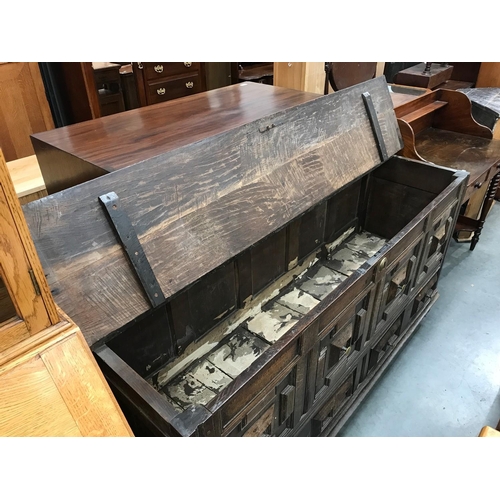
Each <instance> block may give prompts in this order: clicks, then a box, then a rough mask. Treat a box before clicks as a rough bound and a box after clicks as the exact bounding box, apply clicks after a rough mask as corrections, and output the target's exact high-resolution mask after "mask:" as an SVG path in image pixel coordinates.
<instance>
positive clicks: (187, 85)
mask: <svg viewBox="0 0 500 500" xmlns="http://www.w3.org/2000/svg"><path fill="white" fill-rule="evenodd" d="M193 85H194V83H193V82H186V88H188V89H192V88H193Z"/></svg>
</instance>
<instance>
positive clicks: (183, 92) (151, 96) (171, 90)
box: [147, 75, 201, 104]
mask: <svg viewBox="0 0 500 500" xmlns="http://www.w3.org/2000/svg"><path fill="white" fill-rule="evenodd" d="M198 92H201V79H200V76H199V75H195V76H188V77H184V78H177V79H175V80H168V81H161V82H157V83H151V84H150V85H148V94H147V98H148V104H156V103H159V102H164V101H169V100H171V99H178V98H179V97H185V96H188V95H192V94H197V93H198Z"/></svg>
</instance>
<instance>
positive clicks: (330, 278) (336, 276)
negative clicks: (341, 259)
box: [299, 266, 347, 300]
mask: <svg viewBox="0 0 500 500" xmlns="http://www.w3.org/2000/svg"><path fill="white" fill-rule="evenodd" d="M346 278H347V277H346V276H345V275H343V274H340V273H338V272H337V271H334V270H333V269H330V268H328V267H326V266H321V267H320V268H319V269H318V270H317V271H316V272H315V273H313V274H312V276H311V277H310V278H309V279H307V280H306V281H304V282H303V283H301V284H300V285H299V287H300V289H301V290H304V291H305V292H307V293H310V294H311V295H313V296H314V297H316V298H317V299H319V300H323V299H324V298H325V297H326V296H327V295H328V294H329V293H330V292H331V291H333V290H335V288H337V287H338V286H339V285H340V284H341V283H342V282H343V281H344V280H345V279H346Z"/></svg>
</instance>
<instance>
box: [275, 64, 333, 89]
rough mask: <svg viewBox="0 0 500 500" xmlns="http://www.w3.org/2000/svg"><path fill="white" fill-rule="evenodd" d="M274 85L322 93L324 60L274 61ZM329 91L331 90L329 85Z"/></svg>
mask: <svg viewBox="0 0 500 500" xmlns="http://www.w3.org/2000/svg"><path fill="white" fill-rule="evenodd" d="M274 85H275V86H277V87H287V88H289V89H295V90H303V91H304V92H313V93H314V94H323V91H324V86H325V63H324V62H291V63H290V62H275V63H274ZM330 92H333V90H332V89H331V87H330Z"/></svg>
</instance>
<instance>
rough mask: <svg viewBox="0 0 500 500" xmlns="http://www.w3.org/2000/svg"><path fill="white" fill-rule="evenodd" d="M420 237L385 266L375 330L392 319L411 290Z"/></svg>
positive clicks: (420, 245)
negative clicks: (391, 262)
mask: <svg viewBox="0 0 500 500" xmlns="http://www.w3.org/2000/svg"><path fill="white" fill-rule="evenodd" d="M422 238H423V237H420V238H419V239H418V240H417V241H416V242H414V243H413V244H412V245H411V246H410V248H409V249H408V250H407V251H406V252H405V253H404V254H402V255H401V257H400V258H398V259H396V260H395V262H394V263H393V264H391V265H389V267H388V268H387V271H386V272H385V275H384V276H383V278H382V281H381V284H380V287H379V306H378V312H377V314H376V322H375V325H374V326H376V332H377V333H378V332H380V330H381V329H383V328H384V327H385V325H386V324H387V323H389V322H391V321H392V319H393V318H394V315H395V314H397V312H398V311H399V310H400V309H401V307H402V306H403V305H404V304H405V303H406V301H407V299H408V296H409V295H410V294H411V293H412V292H413V290H414V286H415V276H416V273H417V265H418V261H419V258H420V254H421V250H422Z"/></svg>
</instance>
